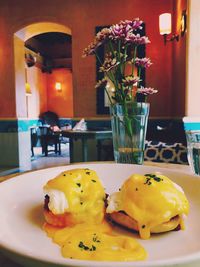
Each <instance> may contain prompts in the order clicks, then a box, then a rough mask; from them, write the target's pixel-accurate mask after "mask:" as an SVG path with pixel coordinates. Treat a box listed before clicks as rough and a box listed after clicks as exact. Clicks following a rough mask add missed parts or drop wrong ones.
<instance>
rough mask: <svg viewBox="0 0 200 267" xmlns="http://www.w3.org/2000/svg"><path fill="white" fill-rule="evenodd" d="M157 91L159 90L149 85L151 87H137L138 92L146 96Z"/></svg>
mask: <svg viewBox="0 0 200 267" xmlns="http://www.w3.org/2000/svg"><path fill="white" fill-rule="evenodd" d="M157 92H158V90H155V89H154V88H151V87H149V88H147V87H145V88H144V87H140V88H138V89H137V93H139V94H143V95H145V96H147V95H153V94H156V93H157Z"/></svg>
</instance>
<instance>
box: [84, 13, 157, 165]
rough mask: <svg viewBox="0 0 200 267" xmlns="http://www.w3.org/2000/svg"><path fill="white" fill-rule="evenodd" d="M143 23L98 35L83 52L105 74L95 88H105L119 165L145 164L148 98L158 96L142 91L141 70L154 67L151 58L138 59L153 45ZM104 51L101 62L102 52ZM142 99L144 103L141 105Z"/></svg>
mask: <svg viewBox="0 0 200 267" xmlns="http://www.w3.org/2000/svg"><path fill="white" fill-rule="evenodd" d="M142 27H143V22H142V21H141V20H139V19H138V18H136V19H134V20H133V21H130V20H124V21H120V22H119V23H118V24H114V25H112V26H111V27H109V28H103V29H102V30H101V31H100V32H98V33H97V35H96V36H95V39H94V40H93V42H92V43H91V44H90V45H89V46H88V47H87V48H85V49H84V51H83V57H86V56H88V55H95V56H96V58H97V60H98V61H99V63H100V68H99V71H100V72H102V73H104V77H103V79H101V80H100V81H98V83H97V85H96V88H102V87H103V88H104V89H105V92H106V94H107V97H108V99H109V103H110V112H111V116H112V120H111V122H112V130H113V145H114V157H115V160H116V161H117V162H125V163H127V162H129V163H137V164H142V163H143V154H144V146H145V137H146V127H147V119H148V114H149V104H148V103H146V102H147V97H148V95H150V94H155V93H157V90H155V89H154V88H151V87H143V86H142V85H141V84H142V82H143V81H142V76H141V72H142V69H147V68H148V67H150V66H151V64H152V63H151V60H150V59H149V58H146V57H144V58H139V57H138V49H139V47H141V46H142V45H143V46H144V45H146V44H148V43H150V41H149V39H148V37H147V36H141V35H140V33H139V31H140V30H141V29H142ZM101 47H104V50H105V51H106V52H105V57H104V60H103V61H102V60H101V58H100V56H99V52H100V48H101ZM141 95H142V96H143V102H141V101H139V99H141V97H140V98H139V96H141Z"/></svg>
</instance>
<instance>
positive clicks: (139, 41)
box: [126, 33, 150, 46]
mask: <svg viewBox="0 0 200 267" xmlns="http://www.w3.org/2000/svg"><path fill="white" fill-rule="evenodd" d="M126 42H127V43H132V44H134V45H136V46H137V45H143V44H148V43H150V41H149V38H148V37H147V36H140V34H134V33H130V34H128V35H127V37H126Z"/></svg>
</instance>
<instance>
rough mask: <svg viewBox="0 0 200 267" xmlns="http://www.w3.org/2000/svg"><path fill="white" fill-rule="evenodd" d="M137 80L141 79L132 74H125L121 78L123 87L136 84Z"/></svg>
mask: <svg viewBox="0 0 200 267" xmlns="http://www.w3.org/2000/svg"><path fill="white" fill-rule="evenodd" d="M139 81H141V80H140V78H139V77H134V76H126V77H125V78H124V79H122V82H123V85H124V86H125V87H128V86H133V85H136V84H137V83H138V82H139Z"/></svg>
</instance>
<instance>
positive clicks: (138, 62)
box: [135, 57, 152, 68]
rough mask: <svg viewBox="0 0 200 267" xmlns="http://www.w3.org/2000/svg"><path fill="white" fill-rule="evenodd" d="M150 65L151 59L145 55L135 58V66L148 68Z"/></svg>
mask: <svg viewBox="0 0 200 267" xmlns="http://www.w3.org/2000/svg"><path fill="white" fill-rule="evenodd" d="M151 65H152V63H151V60H150V59H149V58H147V57H144V58H138V57H136V58H135V66H137V67H141V68H148V67H150V66H151Z"/></svg>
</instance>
